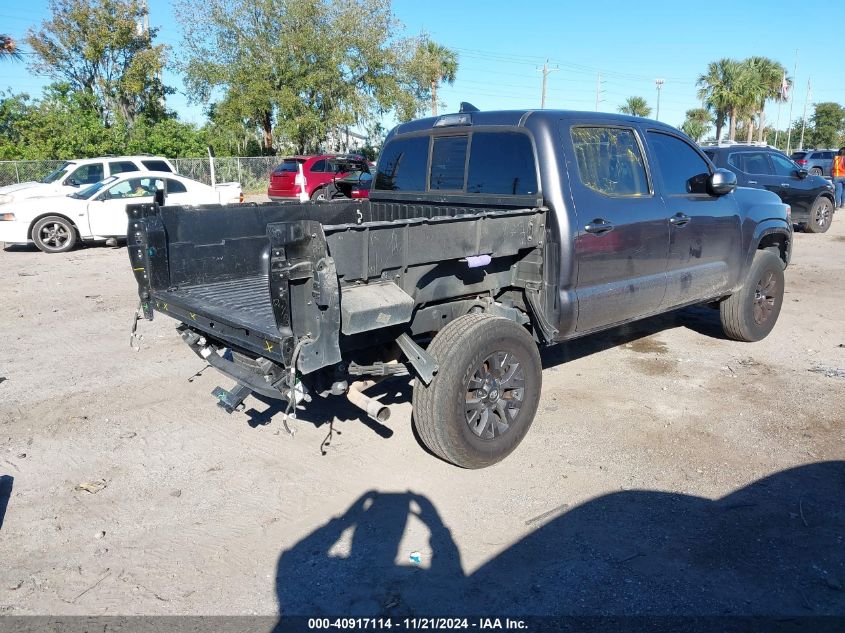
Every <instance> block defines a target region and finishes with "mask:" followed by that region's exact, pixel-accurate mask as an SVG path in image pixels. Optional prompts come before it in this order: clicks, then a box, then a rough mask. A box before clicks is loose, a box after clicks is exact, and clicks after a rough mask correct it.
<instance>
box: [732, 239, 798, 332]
mask: <svg viewBox="0 0 845 633" xmlns="http://www.w3.org/2000/svg"><path fill="white" fill-rule="evenodd" d="M782 305H783V262H781V260H780V257H778V256H777V255H775V254H774V253H772V252H771V251H757V252H756V253H755V254H754V261H753V262H752V263H751V270H749V271H748V277H747V278H746V280H745V284H744V285H743V286H742V288H740V290H739V292H736V293H734V294H732V295H731V296H730V297H728V298H727V299H724V300H723V301H722V303H721V304H720V305H719V314H720V316H721V320H722V329H723V330H724V332H725V335H726V336H727V337H728V338H732V339H734V340H735V341H746V342H751V341H759V340H761V339H764V338H766V336H768V334H769V332H771V331H772V328H773V327H775V323H776V322H777V320H778V315H779V314H780V308H781V306H782Z"/></svg>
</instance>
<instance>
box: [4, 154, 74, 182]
mask: <svg viewBox="0 0 845 633" xmlns="http://www.w3.org/2000/svg"><path fill="white" fill-rule="evenodd" d="M62 163H64V161H62V160H2V161H0V187H5V186H6V185H14V184H15V183H19V182H29V181H31V180H41V179H42V178H44V177H45V176H49V175H50V174H51V173H52V172H53V171H55V170H56V169H57V168H58V167H59V165H61V164H62Z"/></svg>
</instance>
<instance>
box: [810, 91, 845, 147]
mask: <svg viewBox="0 0 845 633" xmlns="http://www.w3.org/2000/svg"><path fill="white" fill-rule="evenodd" d="M843 128H845V108H843V107H842V106H841V105H839V104H838V103H833V102H829V101H828V102H824V103H817V104H815V105H814V112H813V116H812V117H811V118H810V128H809V130H808V131H807V133H806V134H805V138H806V140H807V141H808V143H807V144H808V145H809V144H812V145H814V146H815V147H834V146H835V145H836V143H837V141H838V140H839V139H840V136H841V135H842V132H843ZM799 134H800V132H799Z"/></svg>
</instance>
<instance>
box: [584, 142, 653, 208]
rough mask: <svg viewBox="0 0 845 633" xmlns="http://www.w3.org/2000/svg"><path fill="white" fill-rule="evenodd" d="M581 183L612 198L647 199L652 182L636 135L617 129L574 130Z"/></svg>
mask: <svg viewBox="0 0 845 633" xmlns="http://www.w3.org/2000/svg"><path fill="white" fill-rule="evenodd" d="M570 136H571V137H572V145H573V146H574V148H575V158H576V162H577V163H578V175H579V177H580V180H581V183H582V184H583V185H584V186H586V187H589V188H590V189H593V190H594V191H598V192H599V193H603V194H605V195H608V196H624V197H631V196H647V195H649V187H648V178H647V177H646V171H645V165H644V164H643V157H642V153H641V152H640V147H639V144H638V143H637V139H636V137H635V136H634V131H633V130H631V129H628V128H613V127H573V128H572V130H571V132H570Z"/></svg>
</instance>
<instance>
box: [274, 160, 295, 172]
mask: <svg viewBox="0 0 845 633" xmlns="http://www.w3.org/2000/svg"><path fill="white" fill-rule="evenodd" d="M298 171H299V161H296V160H286V161H285V162H283V163H282V164H281V165H279V166H278V167H276V169H274V170H273V172H274V173H276V174H283V173H286V172H287V173H296V172H298Z"/></svg>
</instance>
